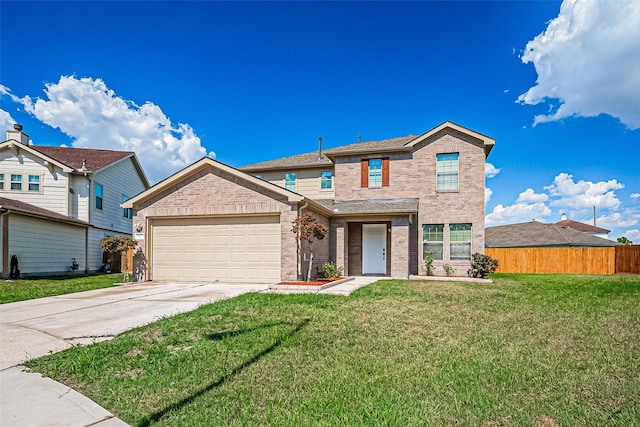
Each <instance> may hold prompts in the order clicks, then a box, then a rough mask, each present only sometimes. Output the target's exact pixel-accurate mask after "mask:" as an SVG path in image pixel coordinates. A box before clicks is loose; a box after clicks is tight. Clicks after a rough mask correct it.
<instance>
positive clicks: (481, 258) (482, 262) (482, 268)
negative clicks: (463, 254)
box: [468, 253, 498, 278]
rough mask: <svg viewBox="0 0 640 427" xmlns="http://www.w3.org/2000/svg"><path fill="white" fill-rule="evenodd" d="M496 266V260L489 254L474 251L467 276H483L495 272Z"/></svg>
mask: <svg viewBox="0 0 640 427" xmlns="http://www.w3.org/2000/svg"><path fill="white" fill-rule="evenodd" d="M497 268H498V260H497V259H495V258H491V257H490V256H489V255H484V254H481V253H475V254H473V255H472V256H471V268H470V269H469V271H468V274H469V276H473V277H481V278H482V277H484V276H486V275H487V274H493V273H495V271H496V269H497Z"/></svg>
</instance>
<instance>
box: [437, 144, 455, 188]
mask: <svg viewBox="0 0 640 427" xmlns="http://www.w3.org/2000/svg"><path fill="white" fill-rule="evenodd" d="M436 175H437V180H436V182H437V184H436V190H437V191H457V190H458V153H447V154H438V155H436Z"/></svg>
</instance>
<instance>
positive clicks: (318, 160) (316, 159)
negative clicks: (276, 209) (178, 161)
mask: <svg viewBox="0 0 640 427" xmlns="http://www.w3.org/2000/svg"><path fill="white" fill-rule="evenodd" d="M444 129H452V130H455V131H457V132H460V133H464V134H466V135H469V136H471V137H472V138H475V139H477V140H479V141H480V142H482V143H483V144H484V147H485V156H488V155H489V153H490V152H491V149H492V148H493V146H494V144H495V140H494V139H493V138H490V137H488V136H486V135H483V134H481V133H478V132H475V131H472V130H470V129H467V128H465V127H463V126H460V125H457V124H455V123H452V122H449V121H447V122H444V123H442V124H440V125H438V126H436V127H435V128H433V129H431V130H429V131H428V132H425V133H424V134H422V135H420V136H415V135H407V136H401V137H398V138H389V139H384V140H381V141H364V142H359V143H354V144H348V145H342V146H339V147H334V148H329V149H326V150H324V151H323V153H322V156H318V152H317V151H314V152H311V153H305V154H299V155H297V156H291V157H284V158H280V159H275V160H270V161H266V162H261V163H254V164H251V165H247V166H243V167H241V168H239V169H240V170H242V171H245V172H252V173H253V172H260V171H268V170H281V169H287V168H296V169H300V168H312V167H322V166H332V165H333V159H334V158H335V157H338V156H350V155H362V154H369V153H389V152H402V151H407V152H411V151H413V147H414V146H415V145H416V144H419V143H420V142H422V141H424V140H425V139H427V138H430V137H431V136H433V135H435V134H436V133H438V132H440V131H442V130H444Z"/></svg>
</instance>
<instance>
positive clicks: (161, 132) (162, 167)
mask: <svg viewBox="0 0 640 427" xmlns="http://www.w3.org/2000/svg"><path fill="white" fill-rule="evenodd" d="M45 86H46V88H45V90H44V93H45V95H46V97H47V98H48V99H47V100H44V99H40V98H37V99H36V100H32V99H31V98H30V97H29V96H25V97H24V98H22V99H20V102H21V103H22V104H23V106H24V108H25V110H26V111H27V112H28V113H30V114H31V115H33V116H34V117H36V118H37V119H38V120H40V121H42V122H44V123H46V124H48V125H49V126H52V127H54V128H59V129H60V130H61V131H62V132H64V133H65V134H67V135H68V136H70V137H71V138H72V140H73V141H72V146H73V147H81V148H101V149H112V150H124V151H135V153H136V155H137V156H138V159H139V160H140V162H141V163H142V166H143V168H144V170H145V172H146V173H147V176H148V177H149V180H150V181H151V182H156V181H159V180H161V179H163V178H165V177H167V176H168V175H169V174H171V173H173V172H175V171H177V170H179V169H181V168H183V167H184V166H186V165H188V164H190V163H192V162H194V161H195V160H197V159H199V158H201V157H203V156H205V155H207V152H206V149H205V147H203V146H202V144H201V142H200V138H199V137H198V136H197V135H196V134H195V132H194V130H193V129H192V128H191V126H189V125H188V124H184V123H178V124H177V125H176V124H173V123H172V122H171V120H170V119H169V118H168V117H167V116H166V115H165V114H164V113H163V111H162V110H161V109H160V107H159V106H157V105H155V104H153V103H152V102H149V101H147V102H146V103H144V104H143V105H140V106H138V105H136V104H135V103H134V102H133V101H130V100H126V99H124V98H122V97H119V96H117V95H116V93H115V92H114V91H113V90H112V89H109V88H108V87H107V85H106V84H105V82H104V81H103V80H102V79H99V78H98V79H93V78H91V77H86V78H76V77H74V76H61V77H60V81H59V82H58V83H48V84H46V85H45ZM38 142H39V141H35V143H36V144H37V143H38ZM209 156H211V157H214V156H215V154H214V153H213V152H211V153H209Z"/></svg>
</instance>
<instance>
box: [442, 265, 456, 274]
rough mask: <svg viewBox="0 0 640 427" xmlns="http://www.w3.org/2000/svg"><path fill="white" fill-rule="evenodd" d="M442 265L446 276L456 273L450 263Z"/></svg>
mask: <svg viewBox="0 0 640 427" xmlns="http://www.w3.org/2000/svg"><path fill="white" fill-rule="evenodd" d="M443 267H444V274H446V275H447V276H449V277H450V276H453V275H454V274H456V269H455V268H453V266H452V265H451V264H445V265H443Z"/></svg>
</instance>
